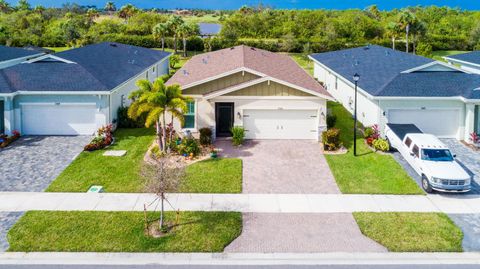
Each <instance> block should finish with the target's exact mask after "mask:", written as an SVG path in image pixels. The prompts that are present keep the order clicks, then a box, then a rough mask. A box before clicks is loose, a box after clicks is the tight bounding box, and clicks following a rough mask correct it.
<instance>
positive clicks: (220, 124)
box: [215, 103, 234, 137]
mask: <svg viewBox="0 0 480 269" xmlns="http://www.w3.org/2000/svg"><path fill="white" fill-rule="evenodd" d="M233 112H234V104H233V103H215V122H216V125H217V126H216V136H217V137H228V136H232V133H231V132H230V129H231V128H232V127H233Z"/></svg>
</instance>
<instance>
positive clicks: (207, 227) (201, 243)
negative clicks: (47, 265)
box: [8, 211, 242, 252]
mask: <svg viewBox="0 0 480 269" xmlns="http://www.w3.org/2000/svg"><path fill="white" fill-rule="evenodd" d="M158 217H159V213H158V212H156V213H152V212H150V213H148V218H149V219H150V220H154V219H155V218H158ZM175 219H176V216H175V213H174V212H167V213H166V220H167V222H168V223H172V224H173V223H174V222H175ZM241 231H242V217H241V214H240V213H236V212H181V213H180V215H179V219H178V225H177V226H175V228H173V230H172V231H171V234H169V235H168V236H165V237H162V238H152V237H148V236H146V235H145V233H144V215H143V212H89V211H82V212H79V211H76V212H59V211H55V212H53V211H30V212H27V213H26V214H25V215H24V216H23V217H22V218H21V219H20V220H19V221H18V222H17V223H16V224H15V225H14V226H13V228H12V229H11V230H10V231H9V233H8V241H9V243H10V248H9V249H8V251H22V252H33V251H64V252H75V251H78V252H221V251H223V249H224V248H225V246H227V245H228V244H229V243H230V242H232V241H233V240H234V239H235V238H237V237H238V236H239V235H240V233H241Z"/></svg>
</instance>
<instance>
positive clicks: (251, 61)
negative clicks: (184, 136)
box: [167, 46, 332, 140]
mask: <svg viewBox="0 0 480 269" xmlns="http://www.w3.org/2000/svg"><path fill="white" fill-rule="evenodd" d="M172 84H179V85H180V86H181V87H182V90H183V94H184V95H186V96H190V97H192V98H193V99H194V100H195V101H194V102H192V103H190V104H189V110H188V112H187V113H186V115H185V124H184V126H179V123H177V126H176V128H180V127H183V128H184V129H187V130H190V131H191V132H192V133H193V134H194V135H198V131H199V129H200V128H203V127H208V128H211V129H212V130H213V132H214V135H215V136H216V137H225V136H230V135H231V134H230V129H231V128H232V127H233V126H243V127H244V128H245V130H246V138H247V139H314V140H318V139H319V136H320V134H321V132H322V131H323V130H325V129H326V113H327V107H326V101H327V100H332V97H331V96H330V94H329V93H328V92H327V91H326V90H325V89H324V88H323V87H322V86H321V85H320V84H319V83H318V82H317V81H315V79H313V78H312V77H311V76H310V75H309V74H307V73H306V72H305V71H304V70H303V69H302V68H301V67H300V66H299V65H298V64H297V63H296V62H295V61H293V60H292V59H291V58H290V57H289V56H287V55H281V54H277V53H273V52H269V51H265V50H261V49H257V48H253V47H248V46H236V47H232V48H227V49H222V50H218V51H214V52H209V53H205V54H201V55H197V56H195V57H193V58H192V59H191V60H190V61H188V62H187V63H186V64H185V65H184V66H183V67H182V68H181V69H180V70H178V71H177V72H176V73H175V75H174V76H173V77H172V78H170V80H168V81H167V85H172Z"/></svg>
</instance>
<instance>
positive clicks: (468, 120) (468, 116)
mask: <svg viewBox="0 0 480 269" xmlns="http://www.w3.org/2000/svg"><path fill="white" fill-rule="evenodd" d="M474 130H475V104H466V105H465V133H464V137H463V140H465V141H466V142H467V143H470V134H471V133H472V132H473V131H474Z"/></svg>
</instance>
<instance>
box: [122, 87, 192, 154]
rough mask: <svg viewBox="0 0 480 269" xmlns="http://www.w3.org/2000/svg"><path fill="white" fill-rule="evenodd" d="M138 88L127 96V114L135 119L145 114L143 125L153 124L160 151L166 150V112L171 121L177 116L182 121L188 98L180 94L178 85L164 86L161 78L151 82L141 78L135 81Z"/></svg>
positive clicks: (149, 125)
mask: <svg viewBox="0 0 480 269" xmlns="http://www.w3.org/2000/svg"><path fill="white" fill-rule="evenodd" d="M137 87H138V90H136V91H133V92H132V93H131V94H130V96H129V98H130V99H132V101H133V102H132V104H131V105H130V107H129V108H128V116H129V117H130V118H132V119H137V118H138V117H140V116H141V115H146V116H147V117H146V120H145V126H146V127H151V126H153V125H155V127H156V132H157V139H158V145H159V148H160V150H161V151H162V152H165V151H166V147H167V137H166V136H167V134H166V126H167V121H166V113H167V112H168V113H170V114H171V115H172V118H171V122H172V123H173V121H174V119H175V118H177V119H178V120H179V121H180V122H182V123H183V120H184V119H183V114H184V112H185V111H186V110H187V101H188V100H189V98H187V97H184V96H182V91H181V88H180V86H179V85H169V86H165V83H164V80H163V78H157V79H156V80H155V81H154V82H153V83H152V82H150V81H149V80H146V79H142V80H139V81H137Z"/></svg>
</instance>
